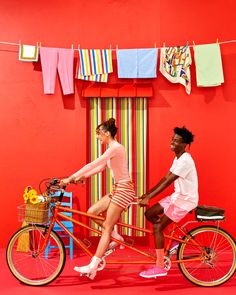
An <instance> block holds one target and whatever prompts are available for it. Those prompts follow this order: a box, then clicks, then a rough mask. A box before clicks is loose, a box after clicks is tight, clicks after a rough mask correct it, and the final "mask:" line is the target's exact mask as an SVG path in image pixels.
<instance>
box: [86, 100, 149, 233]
mask: <svg viewBox="0 0 236 295" xmlns="http://www.w3.org/2000/svg"><path fill="white" fill-rule="evenodd" d="M111 117H113V118H115V119H116V125H117V127H118V133H117V140H118V142H120V143H121V144H122V145H124V146H125V148H126V152H127V159H128V167H129V172H130V175H131V177H132V180H133V182H134V184H135V189H136V194H137V196H140V195H142V194H143V193H144V192H145V191H146V143H147V99H146V98H91V99H90V131H91V132H90V160H91V161H93V160H94V159H96V158H97V157H99V156H100V155H101V154H102V153H103V152H104V150H105V147H101V145H100V143H99V142H98V140H97V139H96V136H95V135H96V133H95V130H96V127H97V125H99V124H100V123H101V122H102V121H104V120H107V119H109V118H111ZM112 185H113V182H112V177H111V175H110V170H109V169H106V171H105V172H103V173H102V174H101V173H100V174H97V175H94V176H93V177H92V178H91V182H90V205H91V204H94V203H95V202H97V201H98V200H100V199H101V198H102V196H104V195H105V194H107V193H109V192H110V191H111V189H112ZM122 221H123V222H126V223H129V224H133V225H137V226H140V227H144V226H145V218H144V212H143V208H140V207H139V206H137V205H132V206H131V207H130V208H129V209H128V210H127V212H124V213H123V214H122ZM122 234H127V235H137V236H138V235H140V234H141V233H140V232H137V233H136V232H132V230H130V229H127V230H126V229H125V230H123V232H122Z"/></svg>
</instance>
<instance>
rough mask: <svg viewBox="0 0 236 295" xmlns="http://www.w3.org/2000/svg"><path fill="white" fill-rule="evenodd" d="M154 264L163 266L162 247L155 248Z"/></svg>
mask: <svg viewBox="0 0 236 295" xmlns="http://www.w3.org/2000/svg"><path fill="white" fill-rule="evenodd" d="M156 256H157V260H156V266H157V267H160V268H164V249H156Z"/></svg>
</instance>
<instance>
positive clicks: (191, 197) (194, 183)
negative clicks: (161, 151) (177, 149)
mask: <svg viewBox="0 0 236 295" xmlns="http://www.w3.org/2000/svg"><path fill="white" fill-rule="evenodd" d="M170 172H172V173H173V174H175V175H178V176H179V177H178V178H177V179H176V180H175V181H174V187H175V190H174V193H173V194H172V195H171V196H170V197H171V201H172V202H173V204H175V205H176V206H177V207H180V208H182V209H185V210H187V211H190V210H192V209H194V208H195V207H196V206H197V204H198V198H199V197H198V177H197V170H196V167H195V164H194V161H193V158H192V157H191V155H190V154H189V153H186V152H185V153H183V154H182V155H181V156H180V158H179V159H177V158H175V159H174V161H173V164H172V166H171V168H170Z"/></svg>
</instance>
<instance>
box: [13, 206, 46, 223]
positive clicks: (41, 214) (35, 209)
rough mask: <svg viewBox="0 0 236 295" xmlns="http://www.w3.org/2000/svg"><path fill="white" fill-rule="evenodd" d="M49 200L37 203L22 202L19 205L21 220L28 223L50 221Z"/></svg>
mask: <svg viewBox="0 0 236 295" xmlns="http://www.w3.org/2000/svg"><path fill="white" fill-rule="evenodd" d="M49 204H50V203H49V202H42V203H37V204H31V203H27V204H22V205H20V206H18V207H17V208H18V217H19V221H25V222H27V223H39V224H40V223H42V224H45V223H48V222H49V219H50V214H49V211H50V210H49Z"/></svg>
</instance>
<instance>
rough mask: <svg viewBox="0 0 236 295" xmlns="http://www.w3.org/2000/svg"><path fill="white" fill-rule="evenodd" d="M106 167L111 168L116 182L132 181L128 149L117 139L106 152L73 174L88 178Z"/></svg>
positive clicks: (77, 176)
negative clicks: (128, 163)
mask: <svg viewBox="0 0 236 295" xmlns="http://www.w3.org/2000/svg"><path fill="white" fill-rule="evenodd" d="M106 167H108V168H110V169H111V175H112V177H113V178H114V180H115V183H118V182H126V181H130V176H129V171H128V165H127V159H126V151H125V148H124V146H123V145H121V144H120V143H118V142H117V141H112V142H111V143H110V145H109V148H108V149H107V150H106V151H105V152H104V154H102V155H101V156H100V157H99V158H97V159H96V160H94V161H93V162H91V163H89V164H87V165H85V166H84V167H83V168H81V169H80V170H78V171H77V172H75V173H74V174H73V176H74V177H76V178H79V177H81V176H84V177H85V178H87V177H89V176H92V175H94V174H97V173H99V172H101V171H102V170H104V169H105V168H106Z"/></svg>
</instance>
